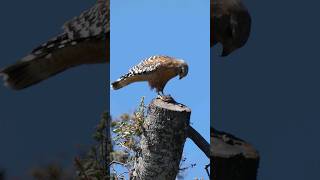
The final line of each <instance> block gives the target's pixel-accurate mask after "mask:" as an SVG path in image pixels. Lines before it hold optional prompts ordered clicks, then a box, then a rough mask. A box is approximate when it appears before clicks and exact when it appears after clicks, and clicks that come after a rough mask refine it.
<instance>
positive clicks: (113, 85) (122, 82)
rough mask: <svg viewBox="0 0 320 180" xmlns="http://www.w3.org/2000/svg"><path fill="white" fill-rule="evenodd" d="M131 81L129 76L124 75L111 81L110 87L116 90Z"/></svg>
mask: <svg viewBox="0 0 320 180" xmlns="http://www.w3.org/2000/svg"><path fill="white" fill-rule="evenodd" d="M132 82H133V79H132V78H131V77H130V76H128V75H125V76H122V77H121V78H119V79H118V80H116V81H114V82H113V83H111V88H112V89H114V90H117V89H120V88H123V87H125V86H127V85H129V84H130V83H132Z"/></svg>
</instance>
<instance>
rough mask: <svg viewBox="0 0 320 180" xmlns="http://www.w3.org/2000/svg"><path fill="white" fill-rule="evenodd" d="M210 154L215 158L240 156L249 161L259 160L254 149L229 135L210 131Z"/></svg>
mask: <svg viewBox="0 0 320 180" xmlns="http://www.w3.org/2000/svg"><path fill="white" fill-rule="evenodd" d="M211 132H212V134H211V148H212V149H211V152H212V153H213V156H217V157H226V158H228V157H234V156H238V155H242V156H244V157H245V158H249V159H259V153H258V152H257V151H256V150H255V149H254V147H253V146H252V145H251V144H249V143H247V142H245V141H243V140H242V139H239V138H237V137H235V136H233V135H231V134H228V133H225V132H220V131H217V130H213V131H211Z"/></svg>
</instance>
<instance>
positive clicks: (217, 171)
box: [210, 128, 259, 180]
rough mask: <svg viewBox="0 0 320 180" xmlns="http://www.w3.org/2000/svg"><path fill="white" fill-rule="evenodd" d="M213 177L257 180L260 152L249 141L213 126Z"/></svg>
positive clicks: (218, 179) (214, 178)
mask: <svg viewBox="0 0 320 180" xmlns="http://www.w3.org/2000/svg"><path fill="white" fill-rule="evenodd" d="M210 136H211V140H210V141H211V154H212V156H211V166H210V167H211V173H210V174H211V176H212V177H211V179H213V180H256V178H257V172H258V167H259V154H258V152H257V151H256V150H255V149H254V148H253V146H251V145H250V144H249V143H247V142H245V141H243V140H241V139H239V138H236V137H235V136H233V135H231V134H228V133H225V132H220V131H217V130H215V129H213V128H211V135H210Z"/></svg>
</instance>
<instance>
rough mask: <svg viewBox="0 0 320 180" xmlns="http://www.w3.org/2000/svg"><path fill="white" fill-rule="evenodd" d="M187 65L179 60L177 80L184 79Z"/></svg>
mask: <svg viewBox="0 0 320 180" xmlns="http://www.w3.org/2000/svg"><path fill="white" fill-rule="evenodd" d="M188 69H189V68H188V64H187V63H186V62H184V61H182V60H181V64H180V65H179V79H182V78H184V77H185V76H186V75H187V74H188Z"/></svg>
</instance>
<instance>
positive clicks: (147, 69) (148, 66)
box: [111, 56, 188, 96]
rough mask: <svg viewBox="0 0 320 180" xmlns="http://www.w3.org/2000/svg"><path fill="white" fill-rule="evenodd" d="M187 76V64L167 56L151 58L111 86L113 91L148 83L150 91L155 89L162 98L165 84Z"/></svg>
mask: <svg viewBox="0 0 320 180" xmlns="http://www.w3.org/2000/svg"><path fill="white" fill-rule="evenodd" d="M187 74H188V64H187V63H186V62H185V61H183V60H181V59H177V58H173V57H169V56H151V57H149V58H147V59H145V60H143V61H141V62H140V63H139V64H138V65H136V66H134V67H132V68H131V69H130V70H129V72H128V73H127V74H125V75H123V76H121V77H120V78H119V79H118V80H116V81H115V82H113V83H112V84H111V87H112V88H113V89H114V90H117V89H120V88H123V87H125V86H127V85H129V84H131V83H134V82H140V81H148V83H149V86H150V88H151V89H154V88H155V89H156V92H157V93H158V95H159V96H164V93H163V89H164V87H165V85H166V84H167V82H168V81H169V80H170V79H172V78H174V77H175V76H179V79H182V78H184V77H185V76H186V75H187Z"/></svg>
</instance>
